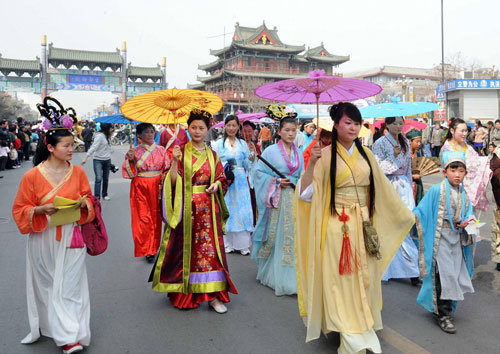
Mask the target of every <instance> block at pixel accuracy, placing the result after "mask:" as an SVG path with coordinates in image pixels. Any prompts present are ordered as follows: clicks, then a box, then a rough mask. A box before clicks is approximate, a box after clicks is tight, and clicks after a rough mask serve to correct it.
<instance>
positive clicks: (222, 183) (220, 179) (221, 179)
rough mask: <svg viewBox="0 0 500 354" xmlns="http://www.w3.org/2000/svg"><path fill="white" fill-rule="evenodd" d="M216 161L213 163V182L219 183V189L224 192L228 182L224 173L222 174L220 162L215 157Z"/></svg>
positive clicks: (222, 167) (222, 169)
mask: <svg viewBox="0 0 500 354" xmlns="http://www.w3.org/2000/svg"><path fill="white" fill-rule="evenodd" d="M216 161H217V163H216V165H215V177H214V182H215V183H217V184H218V185H219V189H220V190H221V191H222V192H223V193H224V195H225V194H226V192H227V189H228V188H229V183H228V182H227V178H226V175H225V174H224V166H222V162H221V161H220V159H218V158H217V160H216Z"/></svg>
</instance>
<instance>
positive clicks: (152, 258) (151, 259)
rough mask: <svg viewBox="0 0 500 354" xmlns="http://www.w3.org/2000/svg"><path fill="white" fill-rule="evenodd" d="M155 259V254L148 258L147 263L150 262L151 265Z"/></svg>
mask: <svg viewBox="0 0 500 354" xmlns="http://www.w3.org/2000/svg"><path fill="white" fill-rule="evenodd" d="M154 259H155V255H154V254H150V255H149V256H146V261H148V263H151V262H152V261H153V260H154Z"/></svg>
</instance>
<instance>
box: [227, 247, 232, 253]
mask: <svg viewBox="0 0 500 354" xmlns="http://www.w3.org/2000/svg"><path fill="white" fill-rule="evenodd" d="M233 252H234V248H232V247H226V253H233Z"/></svg>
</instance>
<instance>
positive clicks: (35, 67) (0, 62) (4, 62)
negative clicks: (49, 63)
mask: <svg viewBox="0 0 500 354" xmlns="http://www.w3.org/2000/svg"><path fill="white" fill-rule="evenodd" d="M40 71H41V64H40V59H39V58H36V60H20V59H8V58H2V55H1V54H0V72H2V73H3V74H4V75H9V74H10V73H15V74H16V75H17V76H22V75H23V74H25V73H28V74H30V75H36V74H38V73H40Z"/></svg>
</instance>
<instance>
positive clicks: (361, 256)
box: [295, 144, 415, 353]
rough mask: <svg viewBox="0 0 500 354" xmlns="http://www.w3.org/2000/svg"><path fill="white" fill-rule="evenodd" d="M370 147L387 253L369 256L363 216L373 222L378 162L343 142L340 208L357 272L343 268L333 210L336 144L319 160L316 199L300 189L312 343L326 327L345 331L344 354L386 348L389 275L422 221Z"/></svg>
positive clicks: (302, 294)
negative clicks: (381, 336)
mask: <svg viewBox="0 0 500 354" xmlns="http://www.w3.org/2000/svg"><path fill="white" fill-rule="evenodd" d="M365 152H366V154H367V155H368V158H369V160H370V164H371V167H372V171H373V179H374V184H375V186H374V187H375V207H374V215H373V217H372V222H373V224H374V227H375V228H376V230H377V233H378V236H379V240H380V244H381V246H380V255H381V258H380V259H377V258H376V257H374V256H371V255H369V254H367V252H366V249H365V245H364V239H363V229H362V221H363V220H362V218H361V215H363V218H364V220H368V215H369V214H368V206H367V205H369V200H368V199H369V188H368V187H369V185H370V168H369V166H368V164H367V163H366V161H365V160H364V158H363V157H362V156H361V154H360V153H359V151H358V150H357V148H356V147H355V146H353V148H352V154H351V155H349V153H348V152H347V150H346V149H345V148H344V147H342V146H341V145H340V144H337V154H338V155H337V175H336V183H335V184H336V194H335V205H336V209H337V213H338V215H340V214H341V213H342V207H344V208H345V213H346V214H347V215H349V221H348V222H347V226H348V233H349V239H350V242H351V247H352V250H353V260H354V264H355V270H354V272H353V273H351V274H344V275H340V274H339V260H340V254H341V250H342V240H343V232H342V226H343V223H342V222H341V221H340V220H339V216H338V215H332V214H331V213H330V161H331V147H327V148H325V149H323V151H322V157H321V159H320V160H319V161H318V162H317V164H316V166H315V169H314V177H313V193H312V200H310V202H307V201H304V200H301V199H300V198H299V193H296V203H295V205H296V213H297V215H296V218H295V220H296V223H297V225H296V241H295V246H296V247H295V251H296V269H297V283H298V301H299V310H300V315H301V317H303V319H304V324H305V325H306V327H307V337H306V342H308V341H311V340H314V339H317V338H319V336H320V334H321V332H323V333H324V334H325V335H326V334H327V333H328V332H332V331H334V332H339V333H340V337H341V346H340V347H339V353H344V352H346V353H356V352H364V350H365V349H370V350H371V351H373V352H380V344H379V342H378V339H377V337H376V334H375V332H374V330H380V329H382V317H381V309H382V289H381V279H382V275H383V273H384V270H385V268H386V266H387V265H388V264H389V263H390V261H391V260H392V258H393V257H394V255H395V253H396V251H397V250H398V248H399V246H400V245H401V243H402V242H403V240H404V238H405V237H406V235H407V234H408V232H409V230H410V228H411V227H412V225H413V224H414V221H415V217H414V215H413V214H412V213H411V211H410V210H409V209H408V208H407V207H406V206H405V205H404V203H403V202H402V201H401V199H400V198H399V195H398V194H397V192H396V191H395V189H394V188H393V187H392V185H391V183H390V182H389V180H388V179H387V177H386V176H385V175H384V174H383V172H382V171H381V170H380V168H379V166H378V164H377V161H376V160H375V158H374V157H373V155H372V153H371V151H369V150H368V149H366V148H365ZM347 164H349V167H350V169H349V167H348V166H347ZM351 170H352V171H353V173H354V179H353V176H352V174H351ZM354 180H355V182H356V185H357V187H356V186H355V183H354ZM356 189H357V192H358V193H357V194H356ZM297 190H299V188H297ZM358 195H359V202H358ZM377 347H378V348H377Z"/></svg>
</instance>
